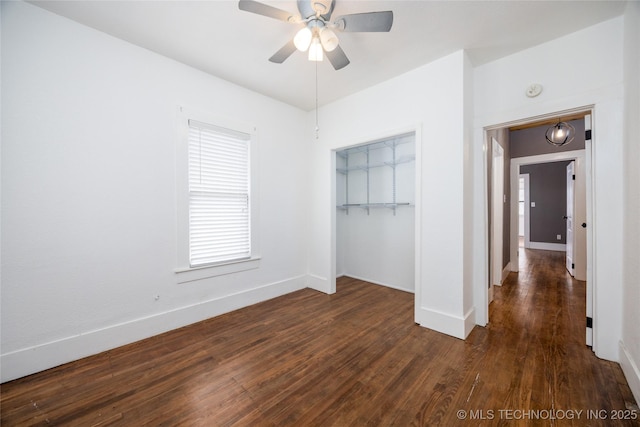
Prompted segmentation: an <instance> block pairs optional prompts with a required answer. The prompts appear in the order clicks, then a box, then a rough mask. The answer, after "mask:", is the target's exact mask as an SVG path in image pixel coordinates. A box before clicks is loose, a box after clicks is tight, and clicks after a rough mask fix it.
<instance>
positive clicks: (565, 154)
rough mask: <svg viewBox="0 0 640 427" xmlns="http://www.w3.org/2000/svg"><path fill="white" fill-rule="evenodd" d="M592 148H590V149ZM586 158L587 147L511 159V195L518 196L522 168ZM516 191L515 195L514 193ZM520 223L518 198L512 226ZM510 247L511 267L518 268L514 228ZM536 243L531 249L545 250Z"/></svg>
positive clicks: (516, 233)
mask: <svg viewBox="0 0 640 427" xmlns="http://www.w3.org/2000/svg"><path fill="white" fill-rule="evenodd" d="M589 148H590V147H589ZM585 156H586V147H585V149H583V150H573V151H562V152H559V153H551V154H540V155H537V156H527V157H516V158H513V159H511V178H510V181H511V194H518V193H517V192H518V186H519V176H520V166H521V165H530V164H537V163H551V162H558V161H563V160H575V159H583V158H585ZM514 191H515V193H514ZM517 223H518V198H517V197H512V198H511V224H517ZM510 239H511V240H510V243H509V246H510V248H511V254H510V257H509V258H510V261H511V265H513V266H517V265H518V264H517V263H518V230H517V229H514V228H513V227H512V229H511V236H510ZM536 243H540V242H530V249H543V248H542V247H535V244H536ZM545 250H554V251H555V250H563V251H564V250H566V246H565V248H564V249H545Z"/></svg>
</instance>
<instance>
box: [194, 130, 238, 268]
mask: <svg viewBox="0 0 640 427" xmlns="http://www.w3.org/2000/svg"><path fill="white" fill-rule="evenodd" d="M250 141H251V135H249V134H246V133H242V132H236V131H233V130H230V129H225V128H221V127H217V126H213V125H209V124H206V123H201V122H197V121H194V120H189V263H190V265H191V266H192V267H196V266H202V265H207V264H215V263H220V262H225V261H233V260H240V259H246V258H249V257H250V256H251V227H250V224H251V218H250V209H249V207H250V206H249V203H250V199H249V190H250V188H249V182H250V179H249V178H250V177H249V170H250V165H249V144H250Z"/></svg>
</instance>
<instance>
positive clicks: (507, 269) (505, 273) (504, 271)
mask: <svg viewBox="0 0 640 427" xmlns="http://www.w3.org/2000/svg"><path fill="white" fill-rule="evenodd" d="M509 273H511V262H508V263H507V265H505V266H504V268H503V269H502V280H500V285H502V282H504V281H505V280H507V276H508V275H509Z"/></svg>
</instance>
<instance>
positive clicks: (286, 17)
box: [238, 0, 300, 22]
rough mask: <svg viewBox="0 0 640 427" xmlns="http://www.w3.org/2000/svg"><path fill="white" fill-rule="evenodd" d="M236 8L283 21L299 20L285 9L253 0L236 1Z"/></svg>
mask: <svg viewBox="0 0 640 427" xmlns="http://www.w3.org/2000/svg"><path fill="white" fill-rule="evenodd" d="M238 8H239V9H240V10H244V11H245V12H251V13H256V14H258V15H262V16H268V17H269V18H273V19H279V20H280V21H284V22H299V21H300V19H299V18H298V17H297V16H295V15H293V14H291V13H289V12H287V11H286V10H282V9H278V8H277V7H273V6H269V5H268V4H264V3H260V2H257V1H254V0H240V1H239V2H238Z"/></svg>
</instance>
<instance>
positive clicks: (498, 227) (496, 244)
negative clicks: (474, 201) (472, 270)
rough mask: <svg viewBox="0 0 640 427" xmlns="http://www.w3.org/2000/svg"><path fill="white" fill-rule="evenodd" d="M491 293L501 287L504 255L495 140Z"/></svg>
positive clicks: (499, 153) (499, 154)
mask: <svg viewBox="0 0 640 427" xmlns="http://www.w3.org/2000/svg"><path fill="white" fill-rule="evenodd" d="M491 159H492V164H491V199H492V200H491V203H492V205H491V229H492V232H491V259H492V261H491V291H490V292H493V286H495V285H497V286H502V271H503V270H504V266H503V265H502V260H503V259H504V254H503V252H502V248H503V246H504V244H503V242H504V230H503V217H504V214H503V212H504V203H505V201H504V188H505V185H504V178H505V177H504V163H505V158H504V148H502V146H501V145H500V144H499V143H498V141H497V140H496V139H495V138H493V137H492V138H491Z"/></svg>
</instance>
